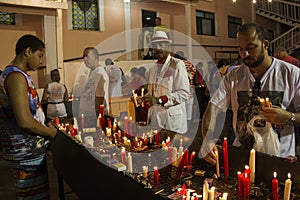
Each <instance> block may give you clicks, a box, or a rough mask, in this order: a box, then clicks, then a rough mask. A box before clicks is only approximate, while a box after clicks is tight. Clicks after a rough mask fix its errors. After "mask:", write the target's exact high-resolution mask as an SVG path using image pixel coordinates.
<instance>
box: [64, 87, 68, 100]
mask: <svg viewBox="0 0 300 200" xmlns="http://www.w3.org/2000/svg"><path fill="white" fill-rule="evenodd" d="M64 87H65V93H64V101H65V102H68V101H69V95H68V89H67V87H66V86H65V85H64Z"/></svg>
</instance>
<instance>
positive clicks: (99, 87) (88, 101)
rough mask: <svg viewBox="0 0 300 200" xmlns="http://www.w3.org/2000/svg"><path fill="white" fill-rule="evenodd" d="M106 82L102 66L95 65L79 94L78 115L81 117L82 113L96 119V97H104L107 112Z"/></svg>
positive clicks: (107, 79)
mask: <svg viewBox="0 0 300 200" xmlns="http://www.w3.org/2000/svg"><path fill="white" fill-rule="evenodd" d="M108 84H109V78H108V75H107V73H106V71H105V69H104V68H103V67H97V68H96V69H94V70H93V71H91V73H90V76H89V78H88V79H87V82H86V84H85V86H84V90H83V91H82V94H81V96H80V104H79V113H78V114H79V117H81V114H84V115H85V116H90V117H95V119H96V117H97V116H96V110H95V98H96V97H104V107H105V111H106V114H107V113H108V112H109V102H108Z"/></svg>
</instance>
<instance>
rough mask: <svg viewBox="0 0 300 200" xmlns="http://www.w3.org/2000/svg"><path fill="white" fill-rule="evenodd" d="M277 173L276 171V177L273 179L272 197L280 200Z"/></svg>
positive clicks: (274, 199)
mask: <svg viewBox="0 0 300 200" xmlns="http://www.w3.org/2000/svg"><path fill="white" fill-rule="evenodd" d="M276 176H277V173H276V172H274V178H273V180H272V197H273V198H272V199H273V200H278V180H277V178H276Z"/></svg>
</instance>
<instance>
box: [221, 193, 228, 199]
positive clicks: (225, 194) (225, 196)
mask: <svg viewBox="0 0 300 200" xmlns="http://www.w3.org/2000/svg"><path fill="white" fill-rule="evenodd" d="M227 197H228V193H223V196H222V197H220V198H219V200H227Z"/></svg>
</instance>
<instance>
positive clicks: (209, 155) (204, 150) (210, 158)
mask: <svg viewBox="0 0 300 200" xmlns="http://www.w3.org/2000/svg"><path fill="white" fill-rule="evenodd" d="M200 151H201V155H202V157H203V159H204V160H205V161H206V162H208V163H210V164H212V165H215V164H216V161H217V156H216V154H215V152H216V151H217V148H216V147H215V146H213V147H211V145H203V144H202V146H201V149H200Z"/></svg>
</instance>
